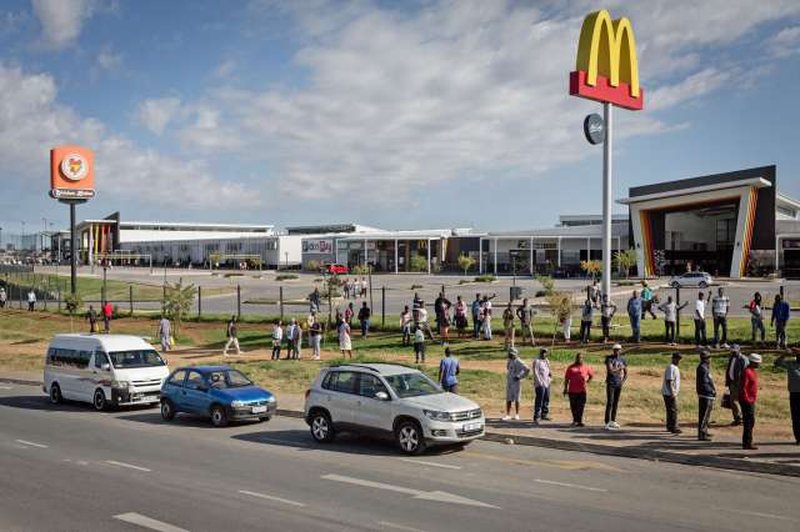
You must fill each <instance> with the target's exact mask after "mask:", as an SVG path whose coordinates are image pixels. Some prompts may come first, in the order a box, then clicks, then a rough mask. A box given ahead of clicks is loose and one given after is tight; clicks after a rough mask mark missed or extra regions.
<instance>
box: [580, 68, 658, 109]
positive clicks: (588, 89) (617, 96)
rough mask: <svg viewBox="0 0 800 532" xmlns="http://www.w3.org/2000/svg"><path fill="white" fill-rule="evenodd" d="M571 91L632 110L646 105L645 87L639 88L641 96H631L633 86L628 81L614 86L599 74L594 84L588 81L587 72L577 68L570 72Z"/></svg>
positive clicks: (590, 98) (583, 96) (582, 96)
mask: <svg viewBox="0 0 800 532" xmlns="http://www.w3.org/2000/svg"><path fill="white" fill-rule="evenodd" d="M569 93H570V95H572V96H579V97H581V98H587V99H589V100H595V101H598V102H604V103H605V102H608V103H611V104H614V105H616V106H619V107H624V108H625V109H630V110H632V111H641V110H642V108H643V107H644V89H639V97H638V98H634V97H633V96H631V88H630V85H628V84H627V83H622V82H620V84H619V85H618V86H617V87H612V86H611V85H610V84H609V83H608V78H606V77H603V76H601V75H599V74H598V76H597V84H595V85H594V86H592V85H588V84H587V83H586V72H584V71H583V70H576V71H575V72H570V74H569Z"/></svg>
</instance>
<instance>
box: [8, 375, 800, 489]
mask: <svg viewBox="0 0 800 532" xmlns="http://www.w3.org/2000/svg"><path fill="white" fill-rule="evenodd" d="M0 382H4V383H9V384H19V385H21V386H37V387H40V386H41V385H42V382H41V381H33V380H27V379H13V378H7V377H0ZM275 414H276V415H278V416H282V417H289V418H295V419H303V417H304V414H303V412H302V411H300V410H289V409H284V408H279V409H277V410H276V412H275ZM481 439H482V440H484V441H490V442H496V443H504V444H508V443H509V440H511V441H512V442H513V444H515V445H525V446H528V447H542V448H545V449H556V450H559V451H573V452H581V453H592V454H599V455H604V456H620V457H624V458H637V459H640V460H650V461H651V462H667V463H672V464H682V465H691V466H701V467H711V468H714V469H724V470H729V471H743V472H746V473H762V474H769V475H780V476H785V477H800V467H795V466H788V465H784V464H778V463H774V462H759V461H754V460H748V459H746V458H745V459H737V458H725V457H721V456H707V455H688V454H681V453H670V452H666V451H655V450H648V449H631V448H626V447H613V446H610V445H600V444H596V443H584V442H575V441H569V440H554V439H550V438H541V437H537V436H520V435H516V434H509V433H504V432H493V431H487V432H486V434H485V435H484V436H483V438H481Z"/></svg>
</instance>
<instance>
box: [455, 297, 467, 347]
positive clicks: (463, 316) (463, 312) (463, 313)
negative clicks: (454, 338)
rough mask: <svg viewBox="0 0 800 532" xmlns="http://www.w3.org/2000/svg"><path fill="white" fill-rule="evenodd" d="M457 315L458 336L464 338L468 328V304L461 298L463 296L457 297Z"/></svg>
mask: <svg viewBox="0 0 800 532" xmlns="http://www.w3.org/2000/svg"><path fill="white" fill-rule="evenodd" d="M455 316H456V330H457V331H458V337H459V338H463V337H464V335H465V334H466V330H467V304H466V303H465V302H464V300H463V299H461V296H458V297H457V298H456V310H455Z"/></svg>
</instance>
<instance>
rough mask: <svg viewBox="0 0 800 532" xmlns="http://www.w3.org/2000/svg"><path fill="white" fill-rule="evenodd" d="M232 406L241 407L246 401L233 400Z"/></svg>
mask: <svg viewBox="0 0 800 532" xmlns="http://www.w3.org/2000/svg"><path fill="white" fill-rule="evenodd" d="M231 406H232V407H233V408H240V407H243V406H244V402H243V401H231Z"/></svg>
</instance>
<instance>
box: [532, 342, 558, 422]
mask: <svg viewBox="0 0 800 532" xmlns="http://www.w3.org/2000/svg"><path fill="white" fill-rule="evenodd" d="M547 353H548V351H547V349H545V348H544V347H543V348H541V349H540V350H539V357H538V358H535V359H534V360H533V364H531V370H532V372H533V390H534V393H535V399H534V402H533V423H534V424H535V425H538V424H539V420H540V419H543V420H545V421H550V382H551V381H552V379H553V373H552V372H551V371H550V361H549V360H547Z"/></svg>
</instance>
